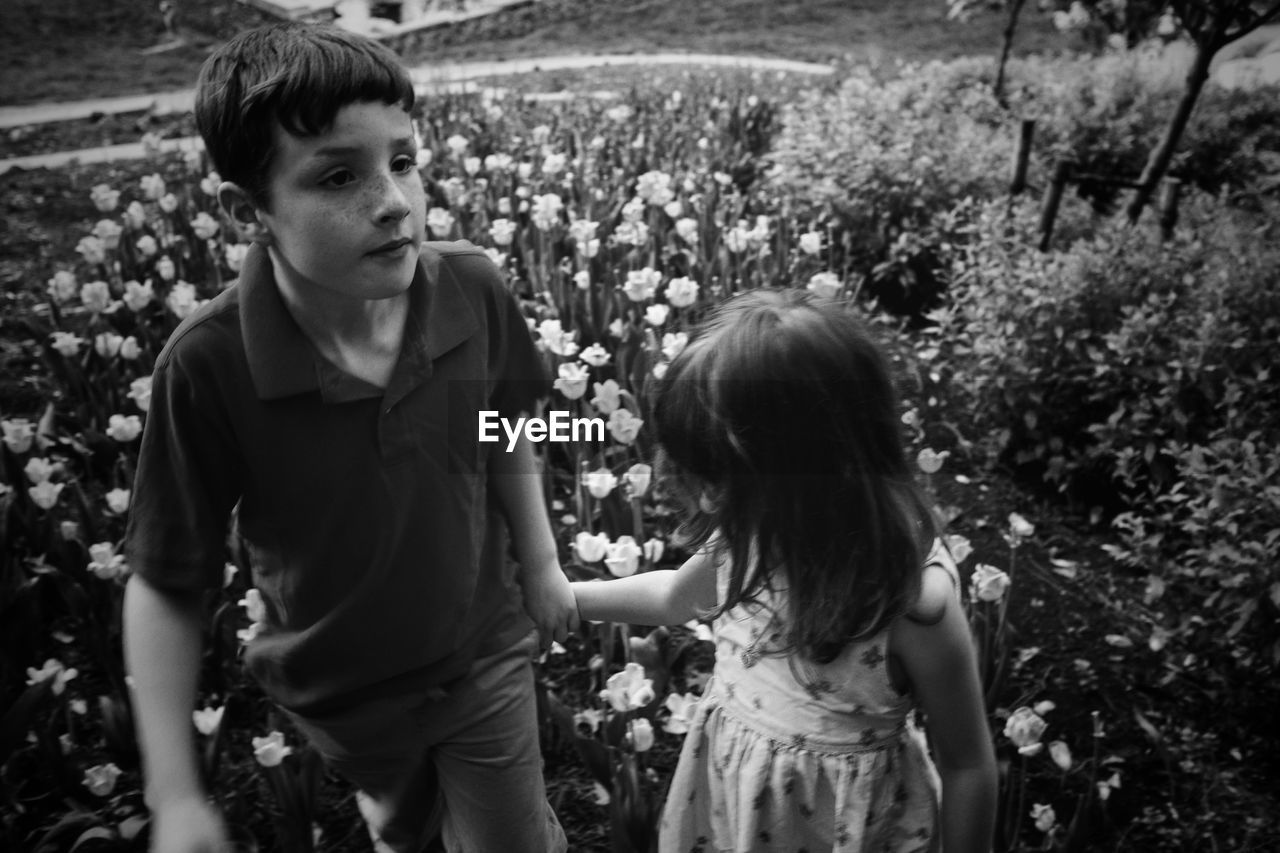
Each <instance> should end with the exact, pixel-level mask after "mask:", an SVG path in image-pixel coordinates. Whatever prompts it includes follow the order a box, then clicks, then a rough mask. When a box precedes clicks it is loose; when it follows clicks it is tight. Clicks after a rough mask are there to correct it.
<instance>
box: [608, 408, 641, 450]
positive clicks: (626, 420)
mask: <svg viewBox="0 0 1280 853" xmlns="http://www.w3.org/2000/svg"><path fill="white" fill-rule="evenodd" d="M643 425H644V419H643V418H637V417H636V416H635V415H633V414H631V412H629V411H628V410H626V409H614V410H613V411H612V412H610V413H609V420H608V421H607V422H606V423H605V428H606V429H608V430H609V434H610V435H612V436H613V440H614V441H616V442H618V443H619V444H631V443H632V442H634V441H635V440H636V436H638V435H639V434H640V427H642V426H643Z"/></svg>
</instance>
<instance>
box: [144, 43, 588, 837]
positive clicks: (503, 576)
mask: <svg viewBox="0 0 1280 853" xmlns="http://www.w3.org/2000/svg"><path fill="white" fill-rule="evenodd" d="M413 99H414V93H413V88H412V86H411V83H410V81H409V78H408V75H407V73H406V72H405V70H404V69H403V68H402V67H401V66H400V64H399V62H398V60H397V59H396V57H395V55H394V54H392V53H391V52H390V51H389V50H387V49H386V48H385V47H383V46H380V45H378V44H376V43H373V42H371V41H368V40H366V39H363V38H361V37H358V36H353V35H351V34H348V33H344V32H342V31H340V30H336V29H332V28H326V27H313V26H307V25H298V24H284V25H273V26H269V27H265V28H262V29H259V30H254V31H252V32H248V33H244V34H241V35H240V36H237V37H236V38H235V39H233V40H232V41H230V42H229V43H228V44H226V45H225V46H224V47H222V48H221V49H219V50H218V51H217V52H216V53H215V54H214V55H212V56H211V57H210V58H209V60H208V61H207V62H206V63H205V67H204V68H203V69H202V71H201V75H200V80H199V84H198V87H197V103H196V116H197V123H198V124H199V126H200V130H201V134H202V135H203V137H204V139H205V143H206V146H207V148H208V150H209V153H210V156H211V158H212V160H213V163H214V166H215V168H217V170H218V171H219V173H220V174H221V175H222V176H223V178H224V179H225V180H224V183H223V184H222V185H221V186H220V188H219V190H218V199H219V203H220V204H221V205H222V207H223V209H224V211H226V213H227V214H228V215H229V216H230V217H231V218H232V219H233V220H234V221H235V222H236V224H237V226H238V227H239V228H240V229H241V230H242V232H243V233H244V234H245V235H246V236H247V237H248V239H249V240H250V241H251V242H252V246H251V248H250V250H249V253H248V255H247V257H246V259H245V262H244V265H243V268H242V270H241V277H240V279H239V281H238V283H237V284H236V285H235V286H234V287H232V288H230V289H228V290H227V291H225V292H224V293H222V294H220V295H219V296H218V297H217V298H215V299H214V300H212V301H211V302H210V303H209V304H208V305H207V306H205V307H204V308H202V309H201V310H200V311H198V312H197V313H196V314H195V315H193V316H192V317H191V318H189V319H188V320H187V321H186V322H184V323H183V324H182V325H181V326H180V327H179V328H178V329H177V330H176V331H175V332H174V334H173V336H172V338H171V339H170V341H169V342H168V344H167V345H166V346H165V349H164V351H163V352H162V353H161V354H160V357H159V358H158V359H157V362H156V369H155V376H154V383H153V391H152V395H153V396H152V405H151V409H150V412H149V414H148V420H147V426H146V433H145V436H144V438H143V444H142V451H141V456H140V459H139V465H138V473H137V483H136V485H135V489H134V494H135V495H136V496H137V500H136V502H135V504H134V506H133V510H132V513H131V517H130V522H129V530H128V534H127V548H128V552H129V557H130V564H131V566H132V568H133V570H134V575H133V578H132V579H131V581H130V583H129V586H128V590H127V592H126V596H125V617H124V618H125V656H126V662H127V664H128V668H129V670H130V672H131V674H132V677H133V679H134V685H135V688H136V694H135V712H136V715H137V725H138V733H139V739H140V742H141V746H142V752H143V759H144V770H145V772H146V775H147V782H148V785H147V800H148V803H149V805H150V806H151V808H152V811H153V814H154V822H153V840H152V846H153V849H155V850H157V851H162V852H163V853H175V851H215V850H216V851H221V850H224V849H227V844H226V837H225V833H224V830H223V827H222V822H221V819H220V817H219V815H218V814H217V812H216V809H214V808H213V806H211V805H210V804H209V802H208V801H207V799H206V797H205V795H204V792H203V791H202V790H201V785H200V782H199V780H198V773H197V765H196V762H195V750H194V744H193V739H192V734H191V730H192V724H191V711H192V708H193V705H194V700H195V695H196V689H197V678H198V672H199V668H200V667H199V663H200V654H201V637H202V628H201V625H202V618H203V602H204V599H203V594H204V593H205V592H207V591H208V590H210V589H216V588H217V587H218V586H219V585H220V582H221V577H222V573H223V566H224V564H225V557H224V553H225V542H226V536H227V529H228V520H229V518H230V516H231V514H232V511H233V508H237V507H238V509H237V510H236V512H235V517H236V524H235V535H236V536H237V537H238V538H239V540H240V541H241V542H242V543H243V545H244V546H245V549H246V552H247V553H248V555H249V557H250V561H251V563H252V567H253V578H254V585H255V586H256V587H257V589H258V590H259V591H260V592H261V594H262V598H263V600H264V602H265V611H266V613H265V617H264V618H263V619H262V620H261V624H260V627H259V629H258V633H257V636H255V637H254V638H253V639H252V640H250V641H249V643H248V645H247V648H246V651H245V660H246V664H247V666H248V668H249V670H250V671H251V672H252V673H253V675H254V676H255V677H256V678H257V679H258V680H259V682H260V683H261V684H262V685H263V688H264V689H265V691H266V692H267V694H268V695H269V696H270V697H271V698H272V699H273V700H274V701H275V702H277V703H278V704H279V705H280V706H281V707H282V708H284V709H285V710H286V711H287V712H288V713H289V715H290V717H291V718H292V719H293V720H294V722H295V723H296V724H297V726H298V728H299V729H300V730H301V731H302V732H303V733H304V734H305V735H306V736H307V738H308V739H309V740H310V741H311V742H312V744H313V745H314V746H315V747H316V748H317V749H318V750H319V751H320V753H321V754H322V755H323V756H324V757H325V760H326V762H327V763H328V764H329V765H330V766H331V767H332V768H334V769H335V770H336V771H338V772H339V773H341V774H342V775H344V776H345V777H346V778H347V779H349V780H350V781H351V782H352V783H353V784H354V785H355V786H356V787H357V788H358V789H359V790H360V794H359V796H358V798H357V799H358V802H359V805H360V810H361V813H362V814H363V815H364V817H365V820H366V821H367V823H368V824H369V828H370V832H371V835H372V836H373V838H374V841H375V846H376V847H377V848H378V849H379V850H394V851H404V853H409V851H412V853H417V851H420V850H422V849H423V848H424V847H425V846H426V845H428V844H438V843H439V842H438V841H437V835H438V834H441V835H442V836H443V842H444V844H445V846H446V847H447V848H448V849H453V850H467V851H497V850H502V851H530V853H534V851H536V853H544V851H548V850H555V851H559V850H564V849H565V839H564V834H563V832H562V831H561V829H560V827H559V824H558V823H557V822H556V820H555V816H554V814H553V813H551V810H550V807H549V805H548V803H547V801H546V797H545V790H544V785H543V779H542V770H541V756H540V754H539V750H538V742H537V730H536V724H535V710H534V698H533V684H532V673H531V669H530V665H529V664H530V657H531V653H532V651H533V648H534V646H535V645H536V640H535V638H534V636H533V633H532V631H531V628H532V626H531V623H530V621H529V618H528V617H526V616H525V615H524V614H523V613H522V612H521V610H520V605H519V601H520V593H519V592H518V591H517V590H516V580H517V578H516V573H517V570H516V569H515V568H509V564H508V562H507V561H506V559H505V554H506V550H507V534H508V529H509V531H510V536H511V539H512V541H513V542H514V545H515V552H516V557H517V558H518V562H519V565H520V568H519V570H518V572H519V578H518V581H519V585H520V587H522V588H523V599H524V605H525V608H526V609H527V611H528V615H529V616H531V617H532V621H533V623H534V624H535V625H536V627H537V629H538V630H539V631H540V632H541V636H542V641H543V643H544V644H545V643H549V642H550V641H551V640H552V639H564V637H565V636H566V635H567V634H568V633H569V632H570V631H572V630H574V629H575V628H576V622H577V616H576V609H575V607H574V603H573V596H572V593H571V592H570V590H569V585H568V581H567V579H566V578H565V576H564V574H563V572H562V571H561V570H560V566H559V562H558V559H557V555H556V548H555V543H554V541H553V539H552V534H551V530H550V525H549V523H548V520H547V516H546V508H545V505H544V504H543V501H542V492H541V489H540V486H539V479H538V477H537V476H536V473H535V471H536V469H535V465H534V456H533V453H532V451H531V450H530V448H529V447H528V445H523V446H520V447H517V448H516V450H515V452H513V453H510V454H507V453H502V452H499V453H495V454H493V455H492V457H490V455H489V453H488V450H487V448H489V447H490V446H491V445H487V444H486V445H481V444H479V443H478V441H477V438H478V436H477V432H476V429H477V427H476V424H477V412H478V411H479V410H482V409H496V410H499V411H500V412H502V413H503V415H504V416H508V417H515V416H517V415H518V414H519V413H520V412H521V411H528V410H531V409H532V408H533V407H534V406H535V404H536V402H537V400H538V399H539V397H541V396H542V395H543V394H545V391H546V379H545V377H544V376H543V375H542V371H541V368H540V367H538V364H539V361H538V358H537V356H536V353H535V351H534V349H533V346H532V342H531V341H530V338H529V335H528V331H527V328H526V326H525V323H524V320H523V318H522V317H521V315H520V312H519V309H518V308H517V307H516V305H515V303H514V301H513V300H512V299H511V297H510V295H509V294H508V293H507V292H506V290H505V288H504V287H503V285H502V282H501V279H500V276H499V274H498V272H497V270H496V269H495V268H494V267H493V265H492V264H491V263H490V262H489V261H488V260H487V258H485V257H484V255H483V253H481V252H480V251H479V250H478V249H476V248H475V247H472V246H470V245H468V244H465V243H463V244H447V243H446V244H422V242H421V241H422V240H423V237H424V234H425V218H426V213H425V207H426V205H425V200H424V191H423V186H422V181H421V178H420V176H419V174H418V171H417V167H416V157H415V155H416V143H415V137H414V133H413V127H412V124H411V122H410V118H409V110H410V108H411V107H412V105H413Z"/></svg>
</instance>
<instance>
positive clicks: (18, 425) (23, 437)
mask: <svg viewBox="0 0 1280 853" xmlns="http://www.w3.org/2000/svg"><path fill="white" fill-rule="evenodd" d="M0 429H2V430H3V431H4V445H5V447H7V448H9V452H11V453H13V454H14V455H20V454H23V453H26V452H27V451H28V450H30V449H31V445H32V443H33V442H34V441H35V438H36V431H35V425H34V424H32V423H31V421H29V420H27V419H26V418H14V419H13V420H7V419H6V420H3V421H0Z"/></svg>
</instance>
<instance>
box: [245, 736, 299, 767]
mask: <svg viewBox="0 0 1280 853" xmlns="http://www.w3.org/2000/svg"><path fill="white" fill-rule="evenodd" d="M292 754H293V748H292V747H289V746H285V745H284V733H283V732H278V731H276V732H272V733H271V734H269V735H267V736H266V737H256V738H254V739H253V757H254V758H256V759H257V760H258V763H259V764H261V765H262V766H263V767H279V766H280V762H282V761H284V759H285V757H286V756H288V755H292Z"/></svg>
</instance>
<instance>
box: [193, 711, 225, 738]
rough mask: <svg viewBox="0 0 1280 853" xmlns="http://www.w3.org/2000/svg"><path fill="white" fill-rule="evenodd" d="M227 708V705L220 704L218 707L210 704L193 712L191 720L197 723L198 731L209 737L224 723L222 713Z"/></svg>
mask: <svg viewBox="0 0 1280 853" xmlns="http://www.w3.org/2000/svg"><path fill="white" fill-rule="evenodd" d="M226 710H227V706H226V705H219V706H218V707H216V708H210V707H208V706H206V707H204V708H202V709H201V708H197V709H196V710H194V711H192V712H191V722H193V723H195V727H196V731H198V732H200V734H202V735H204V736H205V737H208V736H209V735H211V734H213V733H214V732H216V731H217V730H218V727H219V726H221V725H222V713H223V712H224V711H226Z"/></svg>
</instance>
